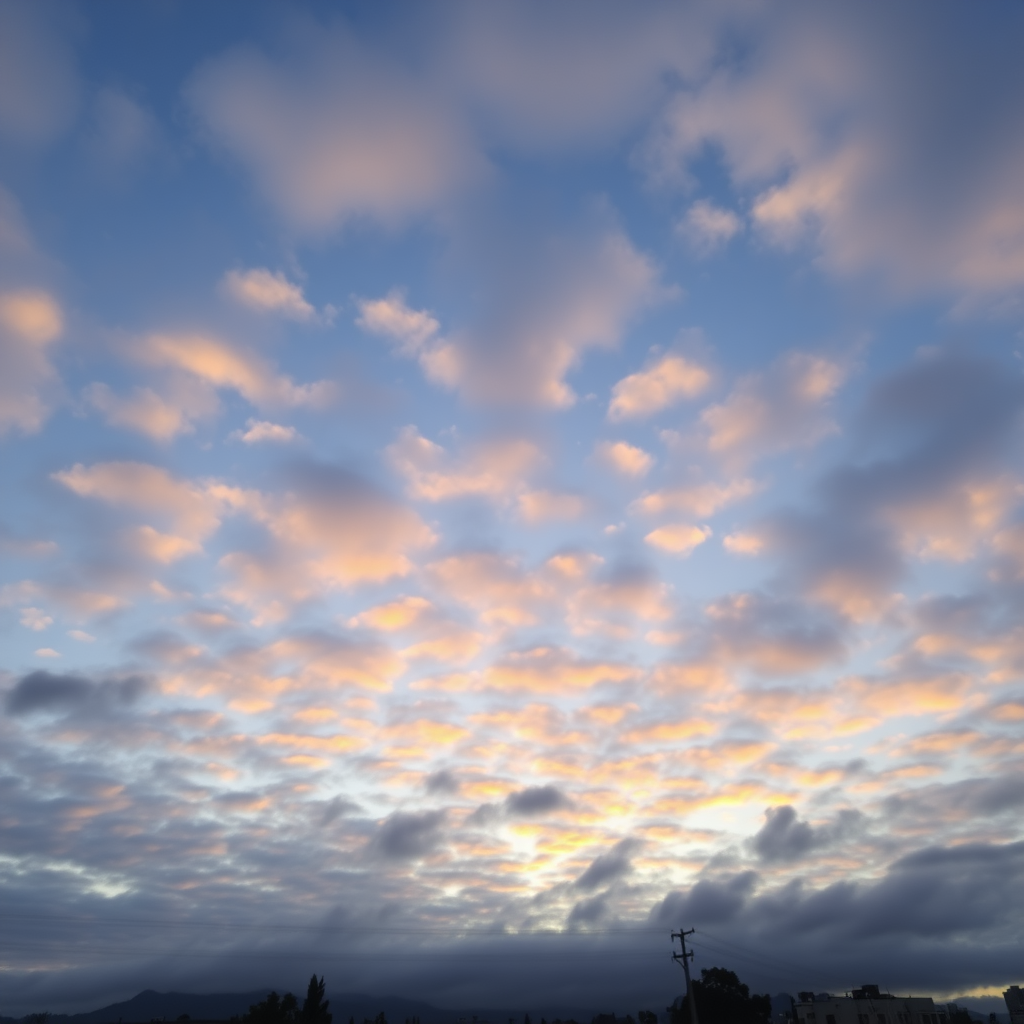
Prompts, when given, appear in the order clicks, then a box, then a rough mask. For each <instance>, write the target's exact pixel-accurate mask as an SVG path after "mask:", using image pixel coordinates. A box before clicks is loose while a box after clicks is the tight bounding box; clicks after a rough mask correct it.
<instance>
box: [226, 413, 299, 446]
mask: <svg viewBox="0 0 1024 1024" xmlns="http://www.w3.org/2000/svg"><path fill="white" fill-rule="evenodd" d="M245 425H246V427H247V429H246V430H244V431H243V430H233V431H232V432H231V435H230V436H231V437H233V438H236V439H237V440H239V441H244V442H245V443H246V444H260V443H261V442H263V441H270V442H272V443H274V444H290V443H291V442H292V441H298V440H300V439H301V437H302V435H301V434H300V433H299V432H298V431H297V430H296V429H295V428H294V427H285V426H282V425H281V424H280V423H270V422H268V421H267V420H256V419H248V420H246V421H245Z"/></svg>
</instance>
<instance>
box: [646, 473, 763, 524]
mask: <svg viewBox="0 0 1024 1024" xmlns="http://www.w3.org/2000/svg"><path fill="white" fill-rule="evenodd" d="M756 490H757V484H756V483H755V482H754V481H753V480H750V479H747V478H744V477H741V478H738V479H736V480H730V481H729V482H728V483H726V484H716V483H705V484H692V485H690V486H683V487H667V488H665V489H664V490H660V491H651V492H650V493H648V494H644V495H642V496H641V497H639V498H637V500H636V501H634V502H633V504H632V505H631V506H630V511H631V512H643V513H645V514H646V515H661V514H662V513H664V512H685V513H688V514H690V515H694V516H700V517H701V518H704V517H705V516H712V515H714V514H715V513H716V512H717V511H718V510H719V509H721V508H724V507H725V506H726V505H731V504H732V503H733V502H736V501H742V500H743V499H744V498H749V497H750V495H752V494H753V493H754V492H755V491H756Z"/></svg>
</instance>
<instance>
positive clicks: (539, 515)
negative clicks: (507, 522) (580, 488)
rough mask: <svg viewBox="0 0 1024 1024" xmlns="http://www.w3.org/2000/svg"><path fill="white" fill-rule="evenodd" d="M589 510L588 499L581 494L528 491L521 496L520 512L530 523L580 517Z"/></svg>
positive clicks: (570, 519)
mask: <svg viewBox="0 0 1024 1024" xmlns="http://www.w3.org/2000/svg"><path fill="white" fill-rule="evenodd" d="M586 511H587V499H586V498H584V497H583V496H582V495H579V494H560V493H557V492H554V491H528V492H526V493H525V494H522V495H520V497H519V514H520V515H521V516H522V517H523V519H524V520H525V521H526V522H528V523H535V524H536V523H546V522H551V521H557V520H569V521H572V520H574V519H579V518H580V517H581V516H582V515H584V513H585V512H586Z"/></svg>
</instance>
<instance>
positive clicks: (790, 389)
mask: <svg viewBox="0 0 1024 1024" xmlns="http://www.w3.org/2000/svg"><path fill="white" fill-rule="evenodd" d="M845 376H846V370H845V368H844V367H843V366H842V365H841V364H840V363H838V362H836V361H834V360H830V359H826V358H824V357H822V356H815V355H812V354H810V353H806V352H791V353H789V354H788V355H785V356H783V357H782V358H780V359H779V360H778V361H776V362H775V363H774V364H773V365H772V367H771V368H770V369H769V370H768V371H767V373H763V374H762V373H752V374H748V375H747V376H746V377H743V378H741V379H740V381H739V382H738V383H737V385H736V387H735V388H734V389H733V391H732V393H731V394H730V395H729V397H728V398H726V400H725V401H724V402H723V403H722V404H720V405H712V406H709V407H708V408H706V409H705V410H704V411H703V412H702V413H701V417H700V418H701V423H702V425H703V427H704V430H705V431H706V438H707V446H708V450H709V451H710V452H711V453H712V454H713V455H717V456H719V457H720V458H722V459H723V460H724V461H726V462H727V463H729V464H733V465H735V464H742V463H744V462H746V461H749V460H750V459H752V458H754V457H756V456H758V455H764V454H771V453H774V452H778V451H784V450H786V449H787V448H792V447H810V446H812V445H814V444H816V443H817V442H818V441H820V440H821V439H822V438H823V437H826V436H827V435H828V434H831V433H834V432H835V431H836V430H838V427H837V426H836V424H835V423H834V422H833V421H832V419H831V418H830V417H829V416H828V414H827V406H828V403H829V401H830V400H831V399H832V398H833V396H834V395H835V393H836V392H837V391H838V390H839V387H840V385H841V384H842V383H843V380H844V379H845Z"/></svg>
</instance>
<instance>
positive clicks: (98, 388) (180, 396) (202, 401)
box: [82, 379, 217, 441]
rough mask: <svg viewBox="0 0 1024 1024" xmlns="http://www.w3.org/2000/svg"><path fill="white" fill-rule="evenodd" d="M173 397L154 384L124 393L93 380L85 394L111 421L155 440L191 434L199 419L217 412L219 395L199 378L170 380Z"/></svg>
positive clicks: (113, 424)
mask: <svg viewBox="0 0 1024 1024" xmlns="http://www.w3.org/2000/svg"><path fill="white" fill-rule="evenodd" d="M168 391H169V393H170V394H169V397H164V396H163V395H160V394H157V392H156V391H154V390H153V389H152V388H143V387H137V388H134V389H133V391H132V393H131V395H130V396H127V397H120V396H118V395H116V394H114V392H113V391H111V389H110V388H109V387H108V386H107V385H106V384H102V383H99V382H97V383H93V384H90V385H89V386H88V387H86V388H85V389H84V390H83V392H82V397H83V398H84V399H85V400H86V401H87V402H88V403H89V404H90V405H91V406H92V407H93V408H94V409H96V410H98V411H99V412H101V413H103V415H104V418H105V419H106V421H107V423H109V424H110V425H111V426H115V427H126V428H127V429H129V430H136V431H138V432H139V433H140V434H145V435H146V436H147V437H151V438H153V440H155V441H170V440H171V439H172V438H174V437H177V435H178V434H190V433H192V431H193V430H195V421H196V420H201V419H207V418H209V417H211V416H213V415H214V414H215V413H216V412H217V395H216V393H215V392H214V390H213V389H212V388H210V387H206V386H204V385H202V384H197V382H196V381H195V380H192V379H189V380H187V381H173V380H172V381H170V382H169V387H168Z"/></svg>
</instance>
